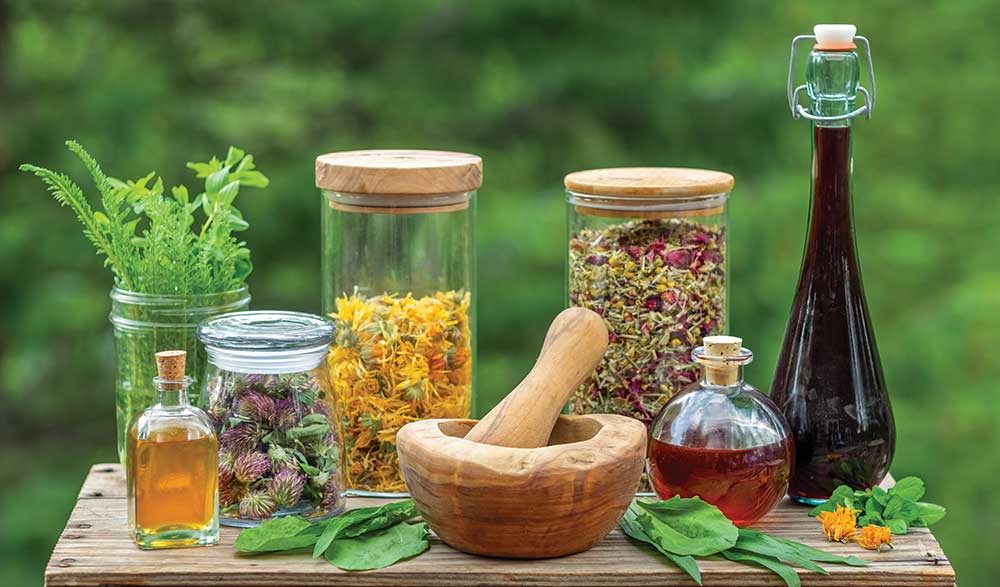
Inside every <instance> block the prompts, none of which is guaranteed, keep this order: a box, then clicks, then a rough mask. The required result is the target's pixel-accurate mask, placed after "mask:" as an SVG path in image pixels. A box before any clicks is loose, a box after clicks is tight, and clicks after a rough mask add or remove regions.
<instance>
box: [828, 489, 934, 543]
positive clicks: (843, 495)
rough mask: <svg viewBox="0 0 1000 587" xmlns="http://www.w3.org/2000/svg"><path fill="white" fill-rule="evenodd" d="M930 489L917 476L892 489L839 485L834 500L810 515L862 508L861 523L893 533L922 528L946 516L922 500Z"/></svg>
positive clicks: (861, 525)
mask: <svg viewBox="0 0 1000 587" xmlns="http://www.w3.org/2000/svg"><path fill="white" fill-rule="evenodd" d="M925 491H926V488H925V486H924V482H923V481H922V480H921V479H919V478H917V477H904V478H903V479H900V480H899V481H897V482H896V484H895V485H893V486H892V487H890V488H889V489H888V490H886V489H882V488H881V487H877V486H876V487H872V488H871V489H858V490H854V489H851V488H850V487H848V486H847V485H841V486H839V487H837V488H836V489H835V490H834V491H833V493H832V494H831V495H830V499H828V500H826V501H824V502H823V503H821V504H819V505H818V506H816V507H814V508H813V509H812V510H811V511H810V512H809V515H810V516H811V517H814V518H815V517H816V516H818V515H819V514H820V512H832V511H836V509H837V506H838V505H842V506H844V507H846V508H847V509H850V510H859V513H860V515H859V516H858V526H859V527H864V526H868V525H870V524H873V525H875V526H885V527H886V528H889V530H890V531H891V532H892V533H893V534H906V533H907V532H909V530H910V528H922V527H925V526H929V525H931V524H934V523H935V522H938V521H940V520H941V519H942V518H944V516H945V514H946V513H947V510H946V509H945V508H943V507H942V506H939V505H937V504H935V503H927V502H923V501H920V499H921V498H922V497H923V496H924V492H925Z"/></svg>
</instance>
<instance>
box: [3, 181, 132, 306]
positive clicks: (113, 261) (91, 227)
mask: <svg viewBox="0 0 1000 587" xmlns="http://www.w3.org/2000/svg"><path fill="white" fill-rule="evenodd" d="M18 169H20V170H21V171H25V172H28V173H33V174H34V175H35V176H37V177H38V178H39V179H41V180H42V182H44V183H45V185H46V187H47V188H48V191H49V192H50V193H51V194H52V196H53V197H54V198H55V199H56V201H58V202H59V203H60V204H61V205H63V206H66V207H68V208H70V209H71V210H73V212H74V213H75V214H76V217H77V219H78V220H79V221H80V224H82V225H83V234H84V236H86V237H87V239H88V240H90V242H91V243H93V245H94V246H95V247H96V248H97V251H98V253H100V254H102V255H104V256H105V257H106V259H107V261H108V262H109V263H110V265H111V270H112V271H113V272H114V273H115V275H116V276H117V277H118V278H119V279H121V281H122V283H123V284H124V285H125V286H126V287H129V288H130V289H131V280H130V279H129V276H128V272H127V271H126V268H125V266H124V264H123V263H122V262H121V260H120V259H119V258H118V256H117V255H116V254H115V250H114V248H113V247H112V246H111V243H110V242H109V240H108V238H107V235H106V234H105V231H104V229H103V228H102V227H103V226H105V225H106V223H110V219H108V218H107V217H106V216H105V217H99V216H98V215H97V213H95V212H94V210H93V208H91V206H90V202H88V201H87V198H86V197H85V196H84V195H83V190H82V189H81V188H80V186H78V185H76V183H74V182H73V180H71V179H70V178H69V177H67V176H66V175H64V174H62V173H56V172H55V171H51V170H49V169H45V168H44V167H38V166H37V165H31V164H30V163H25V164H23V165H21V166H20V167H19V168H18Z"/></svg>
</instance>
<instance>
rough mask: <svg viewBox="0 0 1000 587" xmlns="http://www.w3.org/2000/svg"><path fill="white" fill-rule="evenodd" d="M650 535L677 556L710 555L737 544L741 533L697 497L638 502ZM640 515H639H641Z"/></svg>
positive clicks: (637, 504)
mask: <svg viewBox="0 0 1000 587" xmlns="http://www.w3.org/2000/svg"><path fill="white" fill-rule="evenodd" d="M634 504H635V505H636V506H637V507H639V508H640V510H641V511H643V512H644V513H641V514H639V515H637V516H636V519H637V521H638V522H639V524H640V525H641V526H642V529H643V530H644V531H645V533H646V535H647V536H649V537H650V538H652V539H653V540H655V541H656V543H657V544H659V545H660V546H661V547H663V549H664V550H667V551H669V552H672V553H674V554H681V555H685V554H690V555H695V556H708V555H712V554H716V553H718V552H720V551H723V550H726V549H727V548H731V547H732V546H733V545H734V544H736V540H737V538H738V537H739V531H738V530H737V528H736V526H734V525H733V523H732V522H731V521H729V518H727V517H726V516H725V515H724V514H723V513H722V512H721V511H719V508H717V507H715V506H713V505H711V504H708V503H705V502H704V501H702V500H701V499H699V498H697V497H693V498H681V497H673V498H671V499H668V500H666V501H658V502H646V501H636V502H634ZM637 513H638V512H637Z"/></svg>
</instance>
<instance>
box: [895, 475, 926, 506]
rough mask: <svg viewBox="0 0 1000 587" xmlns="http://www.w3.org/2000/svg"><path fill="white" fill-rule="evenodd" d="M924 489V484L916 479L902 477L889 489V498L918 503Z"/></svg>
mask: <svg viewBox="0 0 1000 587" xmlns="http://www.w3.org/2000/svg"><path fill="white" fill-rule="evenodd" d="M925 491H926V488H925V487H924V482H923V481H921V480H920V479H919V478H917V477H904V478H902V479H900V480H899V481H896V484H895V485H893V486H892V487H891V488H890V489H889V496H890V497H892V496H896V497H899V498H901V499H904V500H906V501H920V498H921V497H923V496H924V492H925Z"/></svg>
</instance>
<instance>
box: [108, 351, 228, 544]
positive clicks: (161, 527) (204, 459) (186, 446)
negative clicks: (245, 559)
mask: <svg viewBox="0 0 1000 587" xmlns="http://www.w3.org/2000/svg"><path fill="white" fill-rule="evenodd" d="M185 359H186V353H185V352H184V351H164V352H160V353H157V354H156V366H157V372H158V373H159V377H156V378H155V379H154V383H155V385H156V392H157V403H156V405H154V406H152V407H150V408H148V409H146V410H145V411H144V412H143V413H142V414H140V415H139V416H138V417H137V418H136V420H135V422H134V423H133V424H132V427H131V429H130V430H129V434H128V438H127V450H128V467H127V486H128V514H129V527H130V529H131V530H132V532H133V534H134V537H135V541H136V544H138V545H139V548H143V549H154V548H176V547H183V546H209V545H212V544H216V543H217V542H218V541H219V476H218V468H219V465H218V459H219V456H218V454H219V453H218V451H219V443H218V440H217V438H216V436H215V432H214V431H213V428H212V424H211V421H210V420H209V418H208V416H207V415H206V414H205V413H204V412H202V411H201V410H199V409H198V408H196V407H194V406H192V405H190V404H188V398H187V390H188V387H189V386H190V385H191V379H190V378H189V377H185V376H184V365H185Z"/></svg>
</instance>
